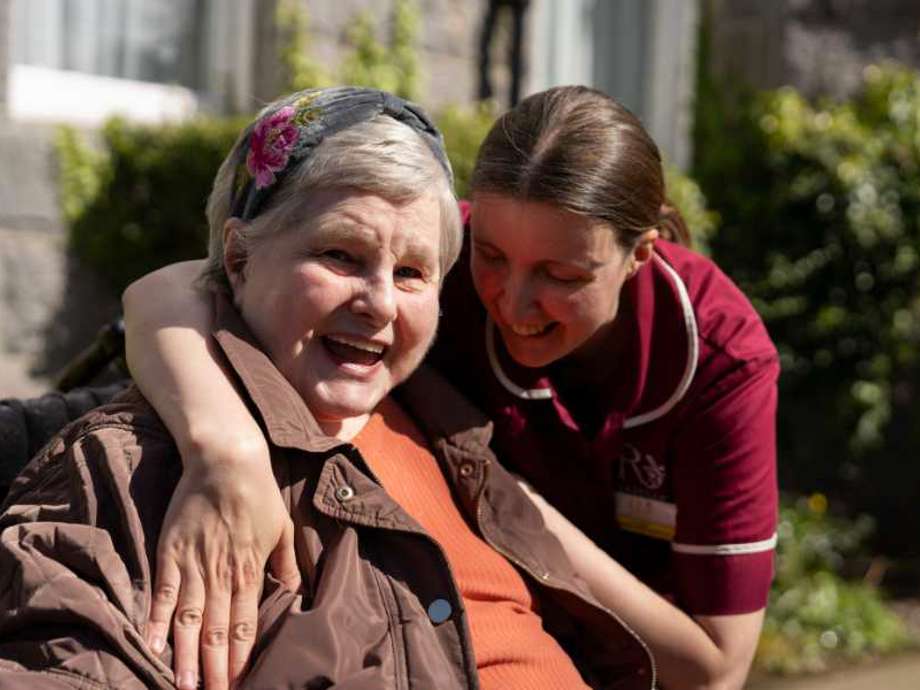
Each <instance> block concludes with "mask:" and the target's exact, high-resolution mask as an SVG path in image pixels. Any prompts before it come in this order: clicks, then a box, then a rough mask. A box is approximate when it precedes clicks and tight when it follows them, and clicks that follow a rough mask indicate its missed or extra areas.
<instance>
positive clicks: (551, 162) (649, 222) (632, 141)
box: [471, 86, 690, 249]
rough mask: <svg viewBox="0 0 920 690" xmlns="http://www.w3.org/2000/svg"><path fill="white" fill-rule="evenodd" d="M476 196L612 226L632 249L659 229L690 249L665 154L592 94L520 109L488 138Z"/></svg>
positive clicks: (546, 99) (547, 94)
mask: <svg viewBox="0 0 920 690" xmlns="http://www.w3.org/2000/svg"><path fill="white" fill-rule="evenodd" d="M471 186H472V191H473V195H476V194H498V195H502V196H509V197H512V198H516V199H525V200H528V201H543V202H547V203H549V204H553V205H554V206H558V207H560V208H564V209H566V210H568V211H571V212H572V213H577V214H579V215H583V216H591V217H593V218H598V219H600V220H603V221H605V222H606V223H608V224H609V225H610V226H611V227H612V228H613V230H614V232H615V233H616V236H617V241H618V242H619V243H620V244H621V245H622V246H623V247H625V248H627V249H631V248H632V247H633V246H634V245H635V243H636V241H637V239H638V238H639V236H640V235H641V234H642V233H643V232H645V231H646V230H648V229H650V228H658V230H659V232H660V233H661V235H662V237H664V238H665V239H669V240H672V241H675V242H680V243H681V244H684V245H687V246H689V244H690V234H689V232H688V231H687V226H686V224H685V223H684V222H683V219H682V218H681V217H680V213H679V212H678V211H677V209H675V208H674V207H673V206H671V205H670V204H668V202H667V201H666V198H665V182H664V172H663V170H662V167H661V154H660V153H659V152H658V147H657V146H656V145H655V142H654V141H652V138H651V137H650V136H649V135H648V133H647V132H646V131H645V129H644V128H643V127H642V124H641V123H640V122H639V120H638V118H636V116H635V115H633V114H632V113H631V112H629V110H627V109H626V108H625V107H623V106H622V105H621V104H620V103H618V102H617V101H615V100H614V99H613V98H611V97H610V96H607V95H606V94H604V93H602V92H601V91H598V90H596V89H592V88H589V87H586V86H558V87H555V88H552V89H548V90H546V91H541V92H540V93H536V94H534V95H532V96H529V97H528V98H526V99H524V100H523V101H521V103H520V104H518V105H517V106H516V107H515V108H513V109H512V110H509V111H508V112H507V113H505V114H504V115H502V116H501V117H500V118H499V119H498V120H497V121H496V123H495V124H494V125H493V126H492V129H491V130H490V131H489V134H488V135H487V136H486V139H485V141H484V142H483V144H482V147H481V148H480V149H479V155H478V157H477V159H476V166H475V168H474V170H473V179H472V185H471Z"/></svg>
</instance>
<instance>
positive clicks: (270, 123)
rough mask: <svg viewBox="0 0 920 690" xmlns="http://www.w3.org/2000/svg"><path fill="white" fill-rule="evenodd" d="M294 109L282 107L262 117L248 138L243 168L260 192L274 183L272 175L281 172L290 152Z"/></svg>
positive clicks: (294, 127) (295, 134)
mask: <svg viewBox="0 0 920 690" xmlns="http://www.w3.org/2000/svg"><path fill="white" fill-rule="evenodd" d="M296 114H297V111H296V110H295V108H294V106H292V105H286V106H284V107H283V108H280V109H279V110H277V111H276V112H274V113H272V114H271V115H268V116H267V117H264V118H262V120H260V121H259V123H258V124H257V125H256V126H255V127H254V128H253V130H252V135H251V136H250V137H249V153H248V154H247V155H246V168H247V170H249V172H250V173H251V174H252V176H253V177H254V178H255V180H256V188H257V189H262V188H263V187H268V186H269V185H271V184H273V183H274V182H275V173H276V172H279V171H281V170H284V167H285V166H286V165H287V162H288V158H290V155H291V151H292V149H293V148H294V145H295V144H296V143H297V137H298V135H299V130H298V128H297V125H296V124H294V116H295V115H296Z"/></svg>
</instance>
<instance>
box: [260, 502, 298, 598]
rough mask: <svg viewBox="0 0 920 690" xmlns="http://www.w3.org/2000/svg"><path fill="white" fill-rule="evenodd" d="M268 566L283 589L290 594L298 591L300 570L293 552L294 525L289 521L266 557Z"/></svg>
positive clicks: (295, 554)
mask: <svg viewBox="0 0 920 690" xmlns="http://www.w3.org/2000/svg"><path fill="white" fill-rule="evenodd" d="M268 564H269V567H270V569H271V571H272V573H273V574H274V576H275V577H276V578H278V581H279V582H281V584H282V585H283V586H284V588H285V589H288V590H290V591H292V592H296V591H297V590H298V589H300V568H299V567H298V565H297V553H296V551H295V550H294V523H292V522H291V521H290V520H288V521H287V522H286V523H285V525H284V531H283V532H282V533H281V539H279V540H278V543H277V544H275V548H274V549H273V550H272V552H271V554H270V555H269V557H268Z"/></svg>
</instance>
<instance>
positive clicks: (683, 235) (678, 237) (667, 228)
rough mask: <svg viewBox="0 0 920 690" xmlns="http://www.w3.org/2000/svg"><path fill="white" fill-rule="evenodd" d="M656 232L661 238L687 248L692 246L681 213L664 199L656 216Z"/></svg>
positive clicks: (687, 228) (691, 240) (691, 239)
mask: <svg viewBox="0 0 920 690" xmlns="http://www.w3.org/2000/svg"><path fill="white" fill-rule="evenodd" d="M658 234H659V235H660V236H661V238H662V239H665V240H668V241H669V242H674V243H676V244H679V245H682V246H684V247H687V248H691V247H692V246H693V238H692V237H691V236H690V228H689V227H688V226H687V222H686V221H685V220H684V217H683V216H682V215H681V213H680V210H679V209H678V208H677V207H676V206H674V205H673V204H672V203H671V202H670V201H668V200H667V199H665V202H664V203H663V204H662V205H661V209H660V211H659V217H658Z"/></svg>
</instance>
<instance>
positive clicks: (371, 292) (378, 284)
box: [352, 271, 396, 328]
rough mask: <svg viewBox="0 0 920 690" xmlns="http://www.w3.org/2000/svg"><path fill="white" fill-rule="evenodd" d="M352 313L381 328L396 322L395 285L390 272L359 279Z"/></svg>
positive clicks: (381, 272) (376, 273)
mask: <svg viewBox="0 0 920 690" xmlns="http://www.w3.org/2000/svg"><path fill="white" fill-rule="evenodd" d="M352 311H353V312H354V313H356V314H360V315H362V316H364V317H366V318H367V319H368V320H369V321H370V322H371V323H372V324H373V325H374V326H375V327H377V328H383V327H384V326H386V325H387V324H389V323H391V322H392V321H395V320H396V285H395V284H394V281H393V274H392V271H375V272H374V273H372V274H369V275H366V276H364V277H363V278H361V279H360V287H359V289H358V291H357V294H356V295H355V298H354V300H353V301H352Z"/></svg>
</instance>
